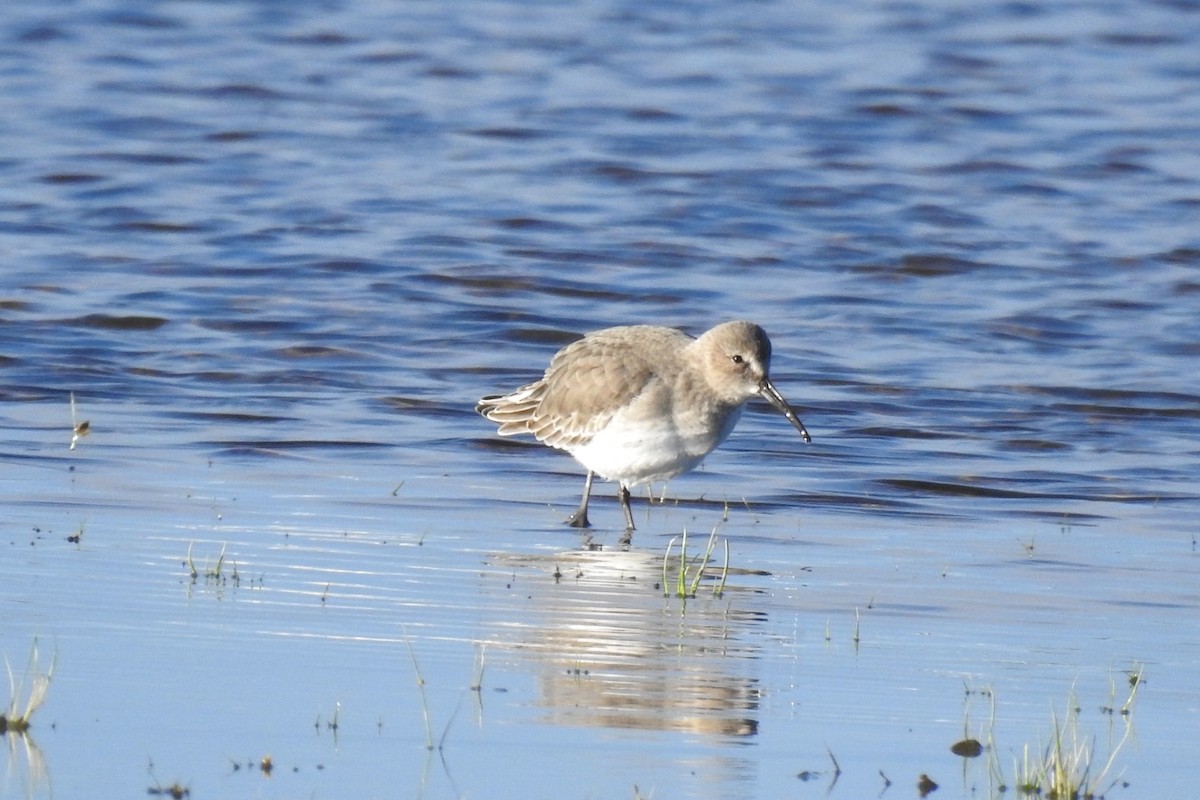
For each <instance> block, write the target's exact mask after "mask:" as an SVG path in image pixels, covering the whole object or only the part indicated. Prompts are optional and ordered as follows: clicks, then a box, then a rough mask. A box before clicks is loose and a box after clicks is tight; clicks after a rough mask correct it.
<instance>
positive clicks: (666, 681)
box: [493, 550, 765, 736]
mask: <svg viewBox="0 0 1200 800" xmlns="http://www.w3.org/2000/svg"><path fill="white" fill-rule="evenodd" d="M493 561H494V563H498V564H499V563H502V564H503V565H504V567H505V568H506V569H510V568H511V569H514V570H518V569H520V568H521V567H526V568H528V572H527V575H526V577H525V578H524V580H523V582H522V583H521V591H522V593H524V594H528V596H529V599H530V602H531V605H527V606H522V614H521V617H520V619H519V620H512V621H510V622H508V623H506V624H505V625H504V626H503V628H502V629H501V635H500V640H501V641H500V642H499V643H498V644H499V646H502V647H511V648H512V649H513V651H514V652H516V653H521V654H527V655H528V656H529V658H530V660H531V661H533V662H534V663H535V664H536V673H537V679H538V686H539V689H540V697H539V700H538V704H539V705H540V706H542V707H543V708H545V709H546V719H545V721H546V722H549V723H552V724H568V725H582V726H589V727H604V728H633V729H646V730H676V731H688V732H693V733H700V734H713V735H720V736H751V735H754V734H755V733H757V731H758V719H757V718H758V707H759V696H760V690H759V679H758V677H757V676H756V675H754V674H752V670H754V669H755V668H756V666H757V665H758V664H760V663H761V660H760V658H759V655H758V652H757V651H758V648H757V647H756V646H751V645H749V644H747V642H748V641H753V640H754V639H753V637H751V636H748V635H747V634H748V633H749V631H751V630H752V629H754V628H755V627H758V626H760V625H762V624H763V622H764V621H765V615H763V614H761V613H755V612H751V611H745V610H739V609H737V608H736V607H732V606H731V604H730V601H729V597H725V598H723V599H716V598H711V597H697V598H693V599H690V600H688V601H687V602H688V606H687V614H686V615H683V614H680V613H678V609H677V608H675V609H673V610H672V611H670V613H664V603H671V602H678V601H668V600H665V599H664V597H663V587H662V586H661V576H662V556H661V555H660V554H658V553H650V552H644V551H637V550H634V551H598V552H597V551H576V552H569V553H560V554H556V555H553V556H549V557H538V556H522V557H517V556H506V555H501V556H496V557H494V559H493ZM556 573H557V574H559V575H560V576H561V577H559V578H558V579H555V578H554V575H555V574H556ZM516 574H517V580H522V579H521V576H520V573H519V572H518V573H516ZM731 591H736V589H732V590H731ZM530 610H532V611H533V612H534V613H533V614H532V615H531V614H529V611H530ZM493 646H495V645H493Z"/></svg>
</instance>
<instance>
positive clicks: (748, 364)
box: [475, 322, 812, 531]
mask: <svg viewBox="0 0 1200 800" xmlns="http://www.w3.org/2000/svg"><path fill="white" fill-rule="evenodd" d="M770 365H771V340H770V339H768V338H767V334H766V332H765V331H764V330H763V329H762V328H760V327H759V326H758V325H755V324H754V323H752V322H726V323H724V324H722V325H718V326H716V327H715V328H712V329H710V330H709V331H707V332H706V333H704V334H703V335H702V336H700V338H698V339H697V338H694V337H691V336H688V335H687V334H686V333H683V332H681V331H677V330H675V329H674V328H663V327H658V326H655V325H627V326H621V327H617V328H605V329H603V330H599V331H595V332H593V333H589V334H588V335H586V336H584V337H583V338H582V339H580V340H578V341H576V342H572V343H571V344H569V345H567V346H566V347H564V348H563V349H561V350H559V351H558V352H557V353H555V355H554V358H552V359H551V360H550V366H549V368H547V370H546V374H545V375H543V376H542V378H541V379H540V380H537V381H534V382H533V383H530V384H527V385H525V386H522V387H521V388H519V389H517V390H516V391H514V392H511V393H509V394H506V395H494V396H489V397H484V398H483V399H481V400H480V401H479V403H478V405H476V407H475V410H476V411H478V412H479V413H480V414H482V415H483V416H485V417H487V418H488V419H490V420H491V421H492V422H497V423H499V424H500V430H499V433H500V435H501V436H511V435H514V434H520V433H528V434H532V435H533V436H534V437H536V438H537V440H538V441H540V442H542V443H543V444H547V445H549V446H551V447H555V448H557V449H559V450H565V451H566V452H568V453H570V454H571V455H572V456H574V457H575V460H576V461H578V462H579V463H580V464H582V465H583V466H584V468H586V469H587V480H586V481H585V483H584V485H583V500H582V501H580V503H579V508H578V509H577V510H576V511H575V513H573V514H572V515H571V516H570V517H569V518H568V519H567V524H569V525H571V526H573V527H576V528H586V527H589V523H588V515H587V509H588V499H589V497H590V496H591V493H592V479H593V478H594V477H595V476H596V475H599V476H600V477H602V478H605V479H607V480H610V481H617V482H618V483H619V484H620V489H619V490H618V492H617V495H618V497H619V498H620V500H621V509H622V510H623V511H624V512H625V526H626V531H632V530H633V528H634V525H633V513H632V512H631V511H630V509H629V487H630V486H634V485H637V484H642V483H650V482H653V481H664V480H668V479H670V478H674V477H675V476H677V475H682V474H683V473H685V472H687V471H689V470H691V469H694V468H695V467H696V466H697V465H699V464H700V462H701V461H703V460H704V457H705V456H707V455H708V454H709V453H711V452H712V451H713V449H715V448H716V447H717V445H719V444H721V442H723V441H725V437H726V436H728V435H729V433H730V431H732V430H733V426H734V425H736V424H737V421H738V418H739V417H741V415H742V408H743V407H744V406H745V404H746V401H747V400H749V399H750V398H751V397H753V396H754V395H758V396H759V397H762V398H763V399H764V400H766V401H767V402H768V403H770V404H771V405H772V406H774V407H775V408H776V409H777V410H778V411H780V412H781V413H782V414H783V415H784V416H785V417H787V418H788V421H789V422H791V423H792V425H793V426H795V428H796V430H798V431H800V435H801V436H803V437H804V441H805V442H809V441H812V440H811V438H810V437H809V435H808V431H807V430H805V428H804V423H803V422H801V421H800V419H799V418H798V417H797V416H796V412H795V411H793V410H792V407H791V406H790V405H788V403H787V401H786V400H784V399H783V395H781V394H780V393H779V390H778V389H776V388H775V385H774V384H772V383H771V379H770V377H769V375H768V373H769V370H770Z"/></svg>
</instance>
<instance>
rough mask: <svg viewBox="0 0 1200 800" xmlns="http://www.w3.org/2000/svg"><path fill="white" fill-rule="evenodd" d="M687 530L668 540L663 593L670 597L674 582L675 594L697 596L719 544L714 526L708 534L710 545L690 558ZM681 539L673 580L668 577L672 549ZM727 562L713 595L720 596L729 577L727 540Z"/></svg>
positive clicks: (664, 557)
mask: <svg viewBox="0 0 1200 800" xmlns="http://www.w3.org/2000/svg"><path fill="white" fill-rule="evenodd" d="M687 539H688V537H687V531H686V530H685V531H684V532H683V536H682V537H680V536H673V537H671V541H669V542H667V551H666V552H665V553H664V554H663V565H662V586H663V595H664V596H665V597H670V596H671V594H672V591H671V586H672V584H674V588H675V591H674V595H675V596H676V597H678V598H680V599H687V598H689V597H695V596H696V592H697V590H698V589H699V588H700V581H701V579H702V578H703V577H704V571H705V569H706V568H707V567H708V562H709V560H710V559H711V558H712V553H713V549H714V548H715V547H716V544H717V528H716V527H714V528H713V529H712V532H711V533H710V534H709V535H708V546H707V547H706V548H705V549H704V552H703V553H701V554H700V555H698V556H696V557H695V558H692V559H689V558H688V555H687ZM676 541H679V542H680V544H679V569H678V572H676V574H675V580H674V581H673V582H672V581H671V580H669V579H668V573H669V570H670V567H671V550H673V549H674V547H675V542H676ZM723 544H724V545H725V563H724V566H723V567H722V568H721V573H720V574H721V580H720V581H718V582H717V584H716V585H715V586H713V595H714V596H715V597H720V596H721V595H722V594H724V592H725V581H726V579H727V578H728V577H729V542H728V541H725V542H724V543H723Z"/></svg>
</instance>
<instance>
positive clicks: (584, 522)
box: [566, 509, 592, 528]
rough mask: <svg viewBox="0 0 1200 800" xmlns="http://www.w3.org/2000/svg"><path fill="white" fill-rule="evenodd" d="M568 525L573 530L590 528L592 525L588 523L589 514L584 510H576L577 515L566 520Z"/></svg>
mask: <svg viewBox="0 0 1200 800" xmlns="http://www.w3.org/2000/svg"><path fill="white" fill-rule="evenodd" d="M566 523H567V525H570V526H571V527H572V528H590V527H592V523H590V522H588V517H587V512H586V511H584V510H583V509H576V511H575V513H574V514H572V515H571V516H569V517H567V519H566Z"/></svg>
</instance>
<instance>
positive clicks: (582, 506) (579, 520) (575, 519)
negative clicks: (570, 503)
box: [567, 470, 594, 528]
mask: <svg viewBox="0 0 1200 800" xmlns="http://www.w3.org/2000/svg"><path fill="white" fill-rule="evenodd" d="M593 477H594V473H593V472H592V471H591V470H588V474H587V480H586V481H584V484H583V500H581V501H579V508H577V509H575V513H574V514H572V515H571V516H569V517H567V524H568V525H570V526H571V527H572V528H590V527H592V526H591V523H589V522H588V518H587V507H588V499H589V498H591V496H592V478H593Z"/></svg>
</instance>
